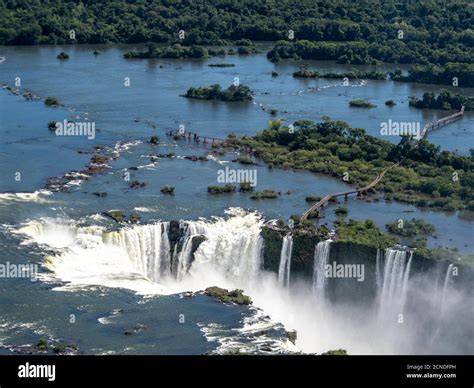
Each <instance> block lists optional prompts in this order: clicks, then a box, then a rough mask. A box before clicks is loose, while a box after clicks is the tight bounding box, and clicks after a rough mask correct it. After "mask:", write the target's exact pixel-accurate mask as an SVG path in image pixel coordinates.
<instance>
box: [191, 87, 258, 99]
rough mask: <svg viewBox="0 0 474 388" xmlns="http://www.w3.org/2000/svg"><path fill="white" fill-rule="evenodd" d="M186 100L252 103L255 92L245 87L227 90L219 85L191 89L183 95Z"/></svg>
mask: <svg viewBox="0 0 474 388" xmlns="http://www.w3.org/2000/svg"><path fill="white" fill-rule="evenodd" d="M182 97H186V98H194V99H197V100H219V101H224V102H238V101H251V100H252V99H253V92H252V91H251V90H250V88H249V87H248V86H245V85H238V86H236V85H231V86H229V87H228V88H227V89H226V90H222V87H221V86H220V85H218V84H215V85H211V86H209V87H199V88H189V89H188V91H187V92H186V94H184V95H182Z"/></svg>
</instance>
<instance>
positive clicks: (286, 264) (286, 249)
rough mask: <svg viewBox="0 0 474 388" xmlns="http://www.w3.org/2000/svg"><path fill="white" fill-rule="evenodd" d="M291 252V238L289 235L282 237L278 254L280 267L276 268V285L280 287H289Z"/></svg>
mask: <svg viewBox="0 0 474 388" xmlns="http://www.w3.org/2000/svg"><path fill="white" fill-rule="evenodd" d="M292 251H293V236H292V235H291V234H288V235H286V236H285V237H283V244H282V247H281V254H280V266H279V268H278V283H279V284H280V285H282V286H285V287H289V286H290V269H291V268H290V267H291V253H292Z"/></svg>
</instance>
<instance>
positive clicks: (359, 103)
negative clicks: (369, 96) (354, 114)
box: [349, 100, 377, 108]
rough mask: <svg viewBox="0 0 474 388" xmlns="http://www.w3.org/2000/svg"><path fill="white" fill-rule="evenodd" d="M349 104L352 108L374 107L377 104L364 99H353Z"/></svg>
mask: <svg viewBox="0 0 474 388" xmlns="http://www.w3.org/2000/svg"><path fill="white" fill-rule="evenodd" d="M349 106H351V107H352V108H376V107H377V105H374V104H372V103H371V102H369V101H365V100H353V101H351V102H349Z"/></svg>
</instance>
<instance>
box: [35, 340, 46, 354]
mask: <svg viewBox="0 0 474 388" xmlns="http://www.w3.org/2000/svg"><path fill="white" fill-rule="evenodd" d="M36 347H37V348H38V349H39V350H42V351H45V350H48V341H46V340H45V339H40V340H39V341H38V343H37V344H36Z"/></svg>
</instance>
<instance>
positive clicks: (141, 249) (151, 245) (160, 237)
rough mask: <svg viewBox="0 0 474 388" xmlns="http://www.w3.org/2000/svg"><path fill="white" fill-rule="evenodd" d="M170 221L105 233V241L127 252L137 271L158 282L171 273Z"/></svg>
mask: <svg viewBox="0 0 474 388" xmlns="http://www.w3.org/2000/svg"><path fill="white" fill-rule="evenodd" d="M168 232H169V222H159V223H155V224H148V225H138V226H134V227H132V228H123V229H121V230H119V231H116V232H110V233H105V234H104V235H103V241H104V242H105V243H106V244H111V245H116V246H119V247H121V248H122V249H123V250H124V251H125V252H127V254H128V257H129V258H130V260H131V261H132V263H133V264H134V266H135V268H136V269H137V271H139V272H140V273H141V274H143V275H144V276H146V277H148V278H149V279H151V280H153V281H154V282H158V281H159V280H160V279H161V278H163V277H166V276H169V275H170V274H171V254H170V242H169V238H168Z"/></svg>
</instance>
